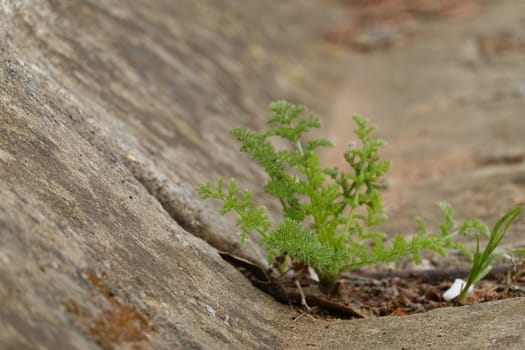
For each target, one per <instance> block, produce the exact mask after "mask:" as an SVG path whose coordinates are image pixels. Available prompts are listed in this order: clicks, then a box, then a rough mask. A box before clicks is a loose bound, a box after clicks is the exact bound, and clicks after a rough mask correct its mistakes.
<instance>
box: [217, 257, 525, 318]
mask: <svg viewBox="0 0 525 350" xmlns="http://www.w3.org/2000/svg"><path fill="white" fill-rule="evenodd" d="M221 256H222V257H223V258H224V259H225V260H226V261H228V262H229V263H231V264H232V265H234V266H235V267H236V268H238V269H239V270H240V271H241V272H242V273H243V274H244V275H245V276H246V277H247V278H248V279H250V281H251V282H252V283H253V284H254V285H255V286H257V287H259V288H260V289H262V290H263V291H265V292H267V293H268V294H270V295H272V296H273V297H274V298H275V299H277V300H278V301H281V302H286V303H288V304H290V305H291V306H292V307H294V308H295V309H296V310H297V312H298V313H299V316H297V318H299V317H303V316H304V315H306V314H308V315H310V316H314V317H320V318H325V319H333V318H341V319H348V318H365V317H374V316H376V317H377V316H405V315H410V314H415V313H420V312H426V311H429V310H432V309H437V308H441V307H449V306H461V305H472V304H476V303H483V302H487V301H495V300H502V299H508V298H514V297H523V296H525V274H524V272H525V271H524V269H525V263H522V264H521V266H519V267H518V266H516V265H499V266H497V267H495V268H493V269H492V271H491V272H490V273H489V274H488V275H487V276H486V278H485V279H484V280H482V281H480V282H479V283H478V284H477V285H476V288H475V290H474V292H472V293H471V294H470V295H469V296H468V297H467V299H466V300H465V301H464V302H463V303H459V302H457V301H455V300H452V301H446V300H445V299H444V298H443V293H444V292H445V291H446V290H447V289H449V288H450V287H451V285H452V283H453V280H454V279H455V278H463V279H466V278H467V275H468V272H469V268H467V267H452V268H435V269H430V270H412V271H410V270H408V271H388V272H381V271H379V272H369V271H354V272H352V273H351V274H350V273H347V274H343V276H342V277H341V279H340V280H339V281H338V285H337V288H336V291H335V292H334V294H332V295H328V294H326V293H323V292H321V290H320V288H319V284H318V281H317V280H316V278H315V277H314V276H312V275H311V274H310V273H309V270H308V268H307V267H304V268H302V269H297V270H296V271H290V273H287V274H285V275H284V276H279V274H278V272H277V271H276V270H275V269H269V270H264V269H263V268H262V267H260V266H259V265H257V264H253V263H251V262H249V261H246V260H244V259H241V258H238V257H235V256H232V255H230V254H227V253H221ZM462 265H465V264H462ZM299 270H300V271H299ZM296 276H300V277H296ZM299 286H300V287H299Z"/></svg>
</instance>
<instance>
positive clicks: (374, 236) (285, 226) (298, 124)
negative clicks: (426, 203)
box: [199, 101, 480, 292]
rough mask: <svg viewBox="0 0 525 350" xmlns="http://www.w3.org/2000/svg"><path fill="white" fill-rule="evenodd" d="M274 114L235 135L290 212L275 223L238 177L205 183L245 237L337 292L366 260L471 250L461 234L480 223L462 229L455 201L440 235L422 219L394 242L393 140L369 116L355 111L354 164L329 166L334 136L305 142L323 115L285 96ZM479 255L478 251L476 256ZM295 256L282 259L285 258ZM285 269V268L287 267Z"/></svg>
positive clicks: (349, 156)
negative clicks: (387, 230)
mask: <svg viewBox="0 0 525 350" xmlns="http://www.w3.org/2000/svg"><path fill="white" fill-rule="evenodd" d="M269 110H270V111H271V112H272V113H273V115H272V116H271V117H270V118H269V119H268V123H269V125H270V128H269V129H267V130H264V131H259V132H258V131H253V130H250V129H246V128H235V129H232V130H231V133H232V134H233V135H234V136H235V137H236V138H237V140H238V141H240V143H241V144H242V146H241V149H240V150H241V151H242V152H246V153H248V154H249V155H250V156H251V157H252V158H253V159H255V160H256V161H257V162H258V163H259V164H260V165H261V166H262V167H263V168H264V170H265V171H266V173H267V174H268V180H267V182H266V183H265V185H264V191H265V192H266V193H267V194H269V195H271V196H274V197H275V198H277V199H278V200H279V202H280V204H281V207H282V217H281V218H280V220H279V221H278V222H277V223H275V224H273V223H272V222H271V220H270V218H269V216H268V213H267V211H266V208H265V207H264V206H256V203H255V201H254V200H253V198H252V192H251V191H249V190H243V191H240V190H239V188H238V185H237V183H236V181H235V180H230V181H229V185H228V186H227V188H225V186H224V180H223V179H222V178H221V179H219V180H218V182H217V183H216V184H215V185H214V184H213V183H212V182H208V183H205V184H202V185H201V186H200V187H199V192H200V194H201V196H202V197H203V198H213V199H218V200H221V201H223V203H224V205H223V207H222V210H221V214H223V215H224V214H226V213H228V212H231V211H234V212H235V213H237V214H238V217H239V218H238V220H237V226H238V227H239V230H240V238H241V242H242V241H244V240H245V239H246V238H247V237H248V235H249V234H250V233H252V232H256V233H258V234H259V235H260V236H261V238H262V239H261V241H262V243H263V244H264V245H265V247H266V249H267V251H268V253H269V258H270V260H271V261H273V260H278V261H285V263H286V262H288V263H300V264H304V265H308V266H310V267H312V268H313V269H314V270H315V271H316V273H317V275H318V276H319V280H320V286H321V288H322V289H323V290H324V291H327V292H333V291H334V287H335V286H336V282H337V279H338V278H339V276H340V274H341V273H342V272H343V271H346V270H350V269H353V268H357V267H361V266H364V265H371V264H377V263H386V262H394V261H397V260H398V259H399V258H400V257H403V256H407V255H412V256H413V258H414V259H415V261H416V263H419V262H420V261H421V257H420V251H421V250H422V249H430V250H434V251H437V252H439V253H440V254H442V255H445V254H446V253H447V250H448V249H450V248H455V249H460V250H462V251H464V252H465V253H466V254H467V255H468V254H469V250H468V249H467V248H465V247H464V246H463V245H461V244H460V243H457V242H456V241H454V240H453V238H454V237H455V236H456V235H458V234H459V233H463V231H466V230H468V229H472V228H474V229H475V228H479V225H480V224H479V223H478V222H477V221H472V222H466V223H465V224H464V226H462V228H461V229H459V230H454V228H453V227H452V226H453V224H454V222H453V221H452V219H451V217H452V211H451V207H450V206H449V205H448V204H446V203H441V204H438V206H439V207H440V209H441V210H442V211H443V213H444V215H445V223H444V224H443V225H442V227H441V232H440V233H438V234H429V233H428V232H427V229H426V227H425V225H424V222H423V221H422V220H421V219H419V220H418V224H419V230H418V232H417V234H416V235H415V236H414V237H412V238H411V239H410V240H408V239H406V238H404V237H403V236H401V235H399V236H396V237H394V238H393V240H392V243H391V244H385V240H386V238H387V236H386V235H385V234H384V233H382V232H378V231H377V226H379V225H380V224H381V223H382V222H384V221H385V220H386V219H387V217H386V215H385V214H384V213H383V201H382V197H381V189H382V188H383V187H384V185H383V184H382V183H381V178H382V177H383V176H384V175H385V174H386V172H387V171H388V169H389V168H390V161H388V160H383V159H381V157H380V155H379V150H380V148H381V147H383V146H384V145H385V144H386V142H385V141H383V140H380V139H376V138H374V137H373V136H372V133H373V131H374V130H375V127H374V126H371V125H370V124H369V123H368V121H367V120H365V119H363V118H361V117H358V116H354V117H353V120H354V122H355V123H356V125H357V128H356V129H355V131H354V132H355V135H356V136H357V138H358V142H352V143H350V145H349V146H348V148H347V149H346V151H345V152H344V159H345V161H346V163H347V164H348V168H347V169H345V170H340V169H338V168H329V167H323V166H322V165H321V163H320V156H319V153H318V149H319V148H321V147H330V146H331V143H330V142H329V141H328V140H326V139H310V140H308V141H306V140H305V138H304V136H305V134H306V133H307V132H308V131H310V130H311V129H312V128H319V127H320V121H319V118H318V117H316V116H314V115H310V116H308V117H306V118H303V117H300V116H301V114H302V113H303V112H304V111H305V107H303V106H297V105H294V104H291V103H288V102H285V101H277V102H274V103H272V104H270V107H269ZM275 137H277V138H281V139H283V140H285V141H287V142H288V144H289V147H288V148H285V149H276V147H275V146H274V144H273V143H272V142H271V140H270V139H272V138H275ZM470 255H471V256H472V254H470ZM283 256H284V257H288V259H284V260H283V259H282V257H283ZM283 271H284V269H283Z"/></svg>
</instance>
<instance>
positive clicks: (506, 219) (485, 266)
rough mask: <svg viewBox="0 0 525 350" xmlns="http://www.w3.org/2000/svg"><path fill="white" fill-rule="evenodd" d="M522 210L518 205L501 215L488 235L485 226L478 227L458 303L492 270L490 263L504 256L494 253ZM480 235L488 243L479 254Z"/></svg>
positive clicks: (518, 251)
mask: <svg viewBox="0 0 525 350" xmlns="http://www.w3.org/2000/svg"><path fill="white" fill-rule="evenodd" d="M522 209H523V205H522V204H520V205H518V206H517V207H516V208H514V209H512V210H511V211H509V212H508V213H506V214H505V215H503V216H502V217H501V218H500V219H499V220H498V222H497V223H496V225H495V226H494V228H493V229H492V231H491V232H490V234H489V231H488V228H487V226H486V225H484V224H483V225H484V226H480V227H479V228H480V229H479V230H478V231H477V232H476V251H475V252H474V254H473V258H472V268H471V269H470V272H469V275H468V279H467V283H466V284H465V285H464V286H463V288H462V290H461V293H460V294H459V296H458V298H457V299H458V301H459V302H460V303H461V302H463V301H464V300H465V298H466V297H467V292H468V290H469V288H470V286H473V285H474V284H475V283H477V282H478V281H480V280H481V279H483V277H485V276H486V275H487V274H488V273H489V272H490V270H491V269H492V266H491V264H492V262H493V261H494V260H495V259H497V258H499V257H500V256H502V255H503V254H504V253H495V252H494V251H495V250H496V247H498V246H499V244H500V243H501V241H502V240H503V237H504V236H505V234H506V233H507V231H508V230H509V227H510V225H512V223H513V222H514V221H516V219H517V217H518V215H519V214H520V213H521V211H522ZM482 234H483V235H485V236H488V242H487V244H486V245H485V249H483V251H482V252H481V251H480V238H481V235H482ZM514 253H516V254H522V253H523V251H522V250H516V251H514Z"/></svg>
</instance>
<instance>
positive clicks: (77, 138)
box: [0, 0, 525, 349]
mask: <svg viewBox="0 0 525 350" xmlns="http://www.w3.org/2000/svg"><path fill="white" fill-rule="evenodd" d="M268 6H269V5H268V4H267V3H266V2H262V1H256V0H248V1H243V2H242V3H239V2H236V1H221V2H218V1H211V0H210V1H202V2H197V1H189V0H188V1H176V2H173V1H167V0H166V1H164V0H159V1H153V2H147V1H94V0H87V1H68V2H60V1H50V0H49V1H44V0H30V1H21V0H20V1H18V0H4V1H1V2H0V19H1V20H0V300H2V307H1V308H0V348H2V349H35V348H47V349H96V348H102V349H113V348H118V349H125V348H130V349H150V348H152V349H175V348H181V349H189V348H195V349H222V348H239V349H243V348H263V349H264V348H266V349H280V348H283V349H284V348H286V349H299V348H300V349H304V348H308V347H312V348H349V347H350V348H363V349H364V348H367V349H368V348H385V349H387V348H389V349H390V348H407V349H409V348H414V349H415V348H421V347H424V346H428V345H429V344H430V345H431V348H450V345H453V346H455V347H456V348H490V347H496V348H497V347H500V348H501V347H505V348H519V347H520V346H521V344H522V343H523V339H522V337H521V335H520V333H521V329H523V327H524V324H523V322H524V321H523V319H522V318H521V317H520V315H522V314H523V312H524V311H525V310H524V309H525V304H524V303H523V301H522V300H519V299H516V300H508V301H504V302H499V303H491V304H485V305H477V306H474V307H466V308H459V309H458V308H454V309H443V310H437V311H434V312H430V313H428V314H424V315H415V316H411V317H406V318H381V319H366V320H359V321H331V322H330V321H322V320H316V321H312V320H309V319H308V318H303V319H301V320H300V321H298V322H292V321H291V318H292V317H293V316H295V315H296V314H295V312H294V311H293V310H291V309H289V308H288V307H287V306H286V305H282V304H279V303H277V302H275V301H274V300H273V299H271V298H270V297H269V296H267V295H265V294H264V293H262V292H261V291H259V290H257V289H255V288H254V287H252V286H251V285H250V283H249V282H248V281H247V280H246V279H245V278H244V277H243V276H242V275H241V274H240V273H238V271H236V270H235V269H234V268H233V267H231V266H230V265H229V264H227V263H225V262H224V261H223V260H222V259H221V258H220V257H219V256H218V254H217V249H220V250H227V251H230V252H232V253H235V254H239V255H242V256H246V257H249V258H251V259H252V260H257V261H264V253H263V252H262V251H261V250H260V248H258V246H257V244H256V242H255V240H252V241H250V242H249V243H248V244H247V245H245V246H242V247H239V245H238V243H237V239H236V233H235V230H234V228H233V225H232V221H231V220H230V219H228V218H227V219H221V218H219V217H218V216H217V215H216V214H214V211H213V210H212V209H213V208H211V207H208V206H205V205H204V204H203V203H202V201H200V200H198V198H197V196H196V191H195V186H196V185H197V184H198V183H200V182H203V181H205V180H208V179H210V178H211V179H213V178H216V177H218V176H220V175H222V176H227V177H228V176H235V177H237V178H240V179H241V182H242V183H243V184H245V185H250V184H252V185H253V184H257V183H259V182H260V181H261V179H262V174H261V173H260V172H259V170H258V168H257V167H256V166H254V165H252V164H251V163H249V162H247V161H246V160H247V159H246V158H244V157H242V156H239V155H238V153H237V145H235V143H233V142H232V139H231V138H230V137H229V135H228V132H227V131H228V130H229V128H231V127H232V126H238V125H245V126H253V127H258V126H260V125H262V123H263V121H264V116H263V114H265V112H264V109H265V108H264V107H265V106H266V105H267V104H268V102H270V101H271V100H274V99H276V98H286V99H291V100H294V101H299V102H303V103H307V104H308V105H310V106H312V107H313V109H314V110H315V111H319V112H328V111H329V106H328V105H329V104H331V102H332V100H331V98H330V96H332V95H336V94H335V91H336V90H335V89H336V87H337V83H340V82H341V79H342V78H344V76H343V75H345V76H346V74H349V73H348V72H347V68H348V64H349V63H348V61H345V60H346V58H345V57H346V55H347V53H346V52H344V51H342V50H340V49H336V48H334V47H332V46H330V45H328V44H326V43H324V42H323V40H322V35H323V31H324V30H325V29H326V28H327V27H329V26H330V25H332V24H333V23H335V21H337V20H338V19H340V17H341V12H339V11H338V10H339V7H338V6H339V5H338V4H337V3H336V2H326V3H323V5H322V7H320V5H319V2H317V1H314V0H308V1H303V0H300V1H299V0H297V1H287V2H273V3H272V5H271V6H272V9H271V11H270V10H269V9H268ZM284 34H285V35H284ZM343 58H344V59H343ZM366 60H367V59H364V60H363V61H366ZM342 72H343V73H344V74H342ZM345 72H346V73H345ZM336 96H337V95H336ZM509 115H512V114H511V113H509ZM502 149H506V148H505V147H502ZM458 186H459V185H458ZM206 205H207V204H206ZM269 205H271V203H269ZM473 322H474V323H473Z"/></svg>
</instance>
